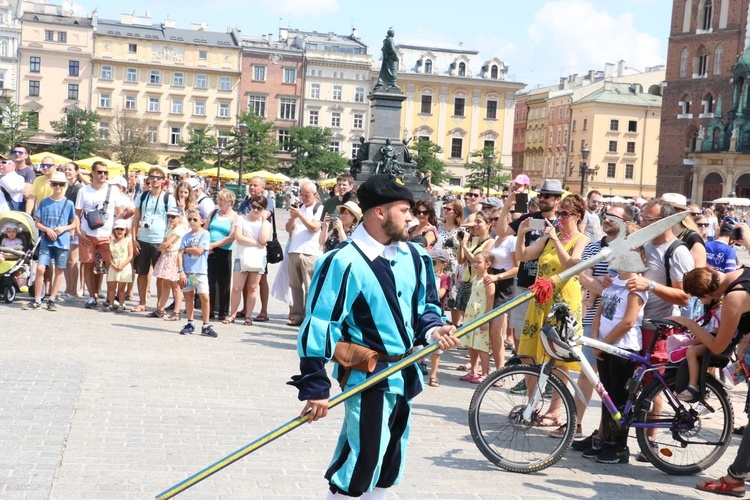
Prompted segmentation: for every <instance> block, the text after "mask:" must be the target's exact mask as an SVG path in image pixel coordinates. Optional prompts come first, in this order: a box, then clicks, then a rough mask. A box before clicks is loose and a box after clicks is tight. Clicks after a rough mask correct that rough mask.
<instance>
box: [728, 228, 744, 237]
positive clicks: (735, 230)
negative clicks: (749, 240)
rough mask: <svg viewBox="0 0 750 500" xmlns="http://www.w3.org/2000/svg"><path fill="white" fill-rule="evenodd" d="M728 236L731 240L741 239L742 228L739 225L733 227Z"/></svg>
mask: <svg viewBox="0 0 750 500" xmlns="http://www.w3.org/2000/svg"><path fill="white" fill-rule="evenodd" d="M729 238H730V239H732V240H741V239H742V228H741V227H733V228H732V232H730V233H729Z"/></svg>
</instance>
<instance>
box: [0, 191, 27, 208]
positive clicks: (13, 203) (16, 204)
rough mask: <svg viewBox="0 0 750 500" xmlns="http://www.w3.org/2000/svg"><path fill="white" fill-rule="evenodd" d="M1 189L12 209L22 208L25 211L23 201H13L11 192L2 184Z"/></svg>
mask: <svg viewBox="0 0 750 500" xmlns="http://www.w3.org/2000/svg"><path fill="white" fill-rule="evenodd" d="M0 191H2V192H3V196H4V197H5V203H7V204H8V207H10V209H11V210H20V211H23V208H21V206H22V205H23V201H13V199H12V198H11V196H10V193H8V191H6V190H5V188H4V187H2V186H0Z"/></svg>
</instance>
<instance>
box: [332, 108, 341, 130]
mask: <svg viewBox="0 0 750 500" xmlns="http://www.w3.org/2000/svg"><path fill="white" fill-rule="evenodd" d="M331 127H334V128H341V113H339V112H338V111H334V112H333V113H331Z"/></svg>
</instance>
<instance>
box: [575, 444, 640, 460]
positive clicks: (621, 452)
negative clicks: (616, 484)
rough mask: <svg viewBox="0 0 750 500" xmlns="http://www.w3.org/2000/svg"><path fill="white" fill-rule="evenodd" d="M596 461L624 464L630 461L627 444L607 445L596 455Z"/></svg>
mask: <svg viewBox="0 0 750 500" xmlns="http://www.w3.org/2000/svg"><path fill="white" fill-rule="evenodd" d="M585 456H586V455H584V457H585ZM596 461H597V462H599V463H600V464H626V463H628V462H630V449H629V448H628V447H627V446H617V445H615V446H607V447H606V448H602V451H601V453H599V455H597V456H596Z"/></svg>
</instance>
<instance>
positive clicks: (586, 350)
mask: <svg viewBox="0 0 750 500" xmlns="http://www.w3.org/2000/svg"><path fill="white" fill-rule="evenodd" d="M591 328H592V325H583V336H584V337H586V338H588V339H590V338H591ZM581 351H583V356H584V357H585V358H586V360H587V361H588V362H589V364H590V365H591V367H592V368H593V369H594V370H596V366H597V365H596V363H597V360H596V356H594V350H593V349H592V348H590V347H584V346H581Z"/></svg>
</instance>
